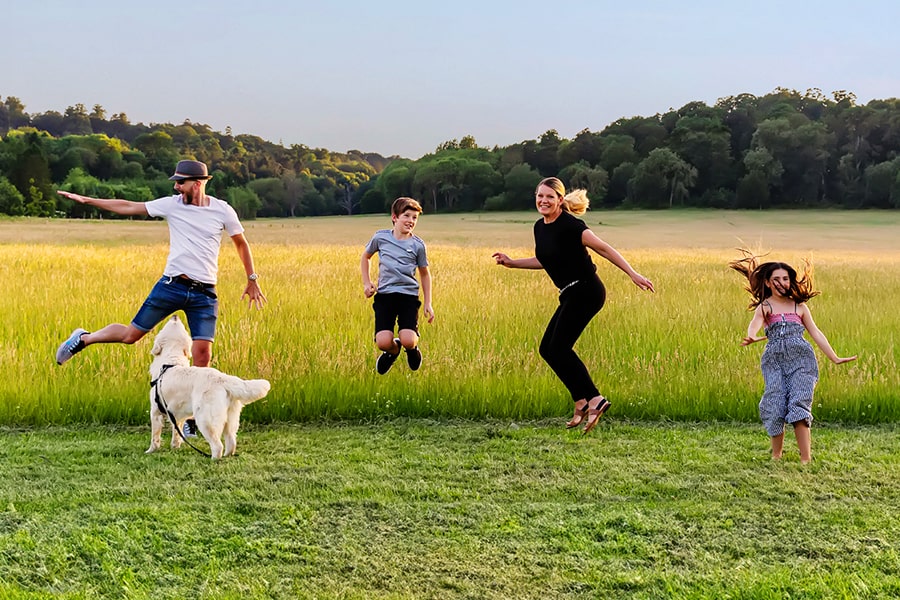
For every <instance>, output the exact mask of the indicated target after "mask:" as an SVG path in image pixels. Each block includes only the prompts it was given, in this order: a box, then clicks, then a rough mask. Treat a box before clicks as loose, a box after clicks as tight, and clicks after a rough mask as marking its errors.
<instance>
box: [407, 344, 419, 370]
mask: <svg viewBox="0 0 900 600" xmlns="http://www.w3.org/2000/svg"><path fill="white" fill-rule="evenodd" d="M406 362H407V363H408V364H409V368H410V369H411V370H413V371H418V370H419V367H421V366H422V351H421V350H419V347H418V346H416V347H415V348H407V349H406Z"/></svg>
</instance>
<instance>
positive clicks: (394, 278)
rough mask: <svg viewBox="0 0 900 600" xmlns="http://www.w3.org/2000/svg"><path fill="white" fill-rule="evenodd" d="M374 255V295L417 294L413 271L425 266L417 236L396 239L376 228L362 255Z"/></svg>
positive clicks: (424, 258)
mask: <svg viewBox="0 0 900 600" xmlns="http://www.w3.org/2000/svg"><path fill="white" fill-rule="evenodd" d="M376 252H377V253H378V293H379V294H391V293H395V294H409V295H411V296H418V295H419V282H418V280H416V268H418V267H427V266H428V259H427V258H426V256H425V242H423V241H422V239H421V238H419V237H417V236H415V235H414V236H412V237H410V238H407V239H405V240H398V239H397V238H395V237H394V235H393V233H392V232H391V230H390V229H379V230H378V231H376V232H375V235H374V236H372V239H371V240H369V243H368V244H367V245H366V253H368V254H375V253H376Z"/></svg>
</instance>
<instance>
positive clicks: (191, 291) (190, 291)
mask: <svg viewBox="0 0 900 600" xmlns="http://www.w3.org/2000/svg"><path fill="white" fill-rule="evenodd" d="M176 310H181V311H184V315H185V316H186V317H187V322H188V329H190V331H191V337H192V338H193V339H195V340H207V341H210V342H211V341H213V340H214V339H215V337H216V319H217V318H218V317H219V300H218V298H217V297H216V289H215V287H208V288H205V289H204V288H199V287H196V286H192V285H190V284H189V283H187V282H185V281H183V280H179V279H178V278H177V277H166V276H164V277H162V278H161V279H160V280H159V281H157V282H156V285H154V286H153V289H152V290H150V295H149V296H147V299H146V300H144V305H143V306H141V309H140V310H139V311H138V313H137V314H136V315H135V316H134V319H132V320H131V324H132V325H134V327H135V328H137V329H140V330H141V331H150V330H151V329H153V328H154V327H156V326H157V325H158V324H159V323H160V321H162V320H163V319H165V318H166V317H168V316H169V315H171V314H172V313H173V312H175V311H176Z"/></svg>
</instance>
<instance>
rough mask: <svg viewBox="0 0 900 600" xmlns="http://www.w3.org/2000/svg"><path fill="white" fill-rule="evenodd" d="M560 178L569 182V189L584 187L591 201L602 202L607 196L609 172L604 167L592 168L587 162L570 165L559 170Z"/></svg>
mask: <svg viewBox="0 0 900 600" xmlns="http://www.w3.org/2000/svg"><path fill="white" fill-rule="evenodd" d="M559 176H560V178H561V179H562V180H563V181H565V182H568V183H567V188H568V189H578V188H580V189H583V190H586V191H587V193H588V197H589V198H590V199H591V202H597V203H600V202H602V201H603V199H604V198H605V197H606V190H607V187H608V186H609V174H608V173H607V172H606V171H605V170H604V169H602V168H600V167H597V168H591V167H590V166H589V165H588V164H587V162H579V163H576V164H574V165H570V166H568V167H566V168H564V169H563V170H562V171H560V172H559Z"/></svg>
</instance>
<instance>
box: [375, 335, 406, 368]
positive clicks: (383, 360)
mask: <svg viewBox="0 0 900 600" xmlns="http://www.w3.org/2000/svg"><path fill="white" fill-rule="evenodd" d="M394 343H395V344H397V354H390V353H389V352H382V353H381V356H379V357H378V360H376V361H375V370H376V371H378V374H379V375H384V374H385V373H387V372H388V371H390V370H391V367H392V366H393V365H394V361H395V360H397V357H398V356H400V350H402V349H403V346H401V345H400V338H394Z"/></svg>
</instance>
